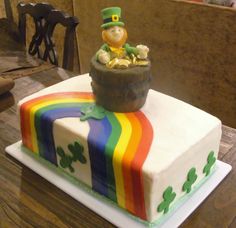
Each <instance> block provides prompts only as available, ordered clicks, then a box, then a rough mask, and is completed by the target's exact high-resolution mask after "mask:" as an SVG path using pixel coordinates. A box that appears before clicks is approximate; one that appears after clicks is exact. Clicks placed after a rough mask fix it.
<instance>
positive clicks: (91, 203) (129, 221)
mask: <svg viewBox="0 0 236 228" xmlns="http://www.w3.org/2000/svg"><path fill="white" fill-rule="evenodd" d="M21 145H22V144H21V141H18V142H16V143H14V144H12V145H10V146H8V147H7V148H6V152H7V153H8V154H10V155H11V156H12V157H14V158H15V159H17V160H18V161H20V162H21V163H23V164H24V165H25V166H27V167H28V168H30V169H31V170H33V171H34V172H36V173H37V174H39V175H40V176H41V177H43V178H45V179H46V180H48V181H49V182H50V183H52V184H53V185H55V186H57V187H58V188H60V189H61V190H62V191H64V192H66V193H67V194H69V195H70V196H71V197H73V198H74V199H76V200H78V201H79V202H80V203H82V204H84V205H85V206H86V207H88V208H89V209H91V210H92V211H94V212H96V213H97V214H99V215H100V216H102V217H103V218H105V219H106V220H108V221H109V222H111V223H113V224H114V225H116V226H118V227H126V228H127V227H135V228H139V227H140V228H141V227H145V224H143V223H141V222H140V221H139V220H137V219H134V217H132V216H130V215H129V214H128V213H126V212H124V211H123V210H121V209H119V208H117V207H115V206H114V205H113V204H110V203H105V201H104V200H101V199H99V198H97V197H95V196H94V195H92V194H90V193H88V192H87V191H85V190H84V189H83V188H79V187H78V186H77V185H76V184H74V183H72V182H71V181H69V180H67V179H65V178H63V176H61V175H59V174H58V173H56V172H54V171H53V170H51V169H49V168H48V167H47V166H46V165H45V164H42V163H40V162H39V161H38V160H36V159H34V158H33V157H31V156H30V155H28V154H27V153H25V152H24V151H23V150H24V148H23V147H22V146H21ZM231 169H232V167H231V166H230V165H229V164H226V163H224V162H221V161H219V160H217V162H216V169H215V171H214V172H213V174H212V175H211V176H210V177H209V178H208V179H207V180H206V181H205V182H204V183H203V184H202V186H201V187H200V188H199V189H197V190H196V191H195V192H194V193H193V194H192V195H191V196H190V197H189V198H187V199H186V200H183V201H182V202H181V203H180V204H179V205H178V206H177V207H176V208H175V209H174V210H173V211H172V212H171V213H168V214H169V215H168V216H166V218H165V219H162V221H161V222H160V223H158V225H155V226H154V227H161V228H169V227H178V226H179V225H180V224H181V223H182V222H183V221H184V220H185V219H186V218H187V217H188V216H189V215H190V214H191V213H192V212H193V211H194V210H195V209H196V208H197V207H198V206H199V205H200V204H201V203H202V202H203V200H204V199H205V198H206V197H207V196H208V195H209V194H210V193H211V192H212V191H213V190H214V189H215V188H216V187H217V185H218V184H219V183H220V182H221V181H222V180H223V179H224V178H225V177H226V175H227V174H228V173H229V172H230V170H231Z"/></svg>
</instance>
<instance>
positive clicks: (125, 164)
mask: <svg viewBox="0 0 236 228" xmlns="http://www.w3.org/2000/svg"><path fill="white" fill-rule="evenodd" d="M126 117H127V118H128V119H129V122H130V124H131V126H132V134H131V137H130V139H129V143H128V146H127V148H126V151H125V154H124V156H123V160H122V170H123V177H124V188H125V206H126V209H127V210H128V211H130V212H131V213H133V214H135V209H134V208H135V201H134V197H133V191H134V189H133V185H132V171H131V170H132V167H131V165H132V161H133V159H134V156H135V153H136V151H137V148H138V146H139V143H140V140H141V137H142V127H141V124H140V122H139V119H138V118H137V117H136V115H135V114H134V113H127V114H126Z"/></svg>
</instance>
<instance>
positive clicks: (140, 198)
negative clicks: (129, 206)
mask: <svg viewBox="0 0 236 228" xmlns="http://www.w3.org/2000/svg"><path fill="white" fill-rule="evenodd" d="M135 115H136V116H137V118H138V119H139V121H140V123H141V125H142V130H143V131H142V137H141V141H140V144H139V147H138V149H137V152H136V154H135V157H134V159H133V161H132V166H131V167H132V181H133V190H134V191H133V194H134V202H135V214H136V215H137V216H138V217H140V218H142V219H144V220H146V217H147V216H146V210H145V199H144V186H143V176H142V166H143V163H144V162H145V160H146V157H147V155H148V152H149V150H150V146H151V143H152V139H153V129H152V125H151V123H150V122H149V120H148V119H147V118H146V116H145V115H144V114H143V113H142V112H136V113H135Z"/></svg>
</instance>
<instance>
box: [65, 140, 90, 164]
mask: <svg viewBox="0 0 236 228" xmlns="http://www.w3.org/2000/svg"><path fill="white" fill-rule="evenodd" d="M68 149H69V150H70V152H71V153H72V154H73V157H72V160H73V161H77V160H78V161H80V162H81V163H82V164H85V163H86V158H85V157H84V155H83V152H84V147H83V146H82V145H81V144H80V143H78V142H75V143H74V145H73V144H69V145H68Z"/></svg>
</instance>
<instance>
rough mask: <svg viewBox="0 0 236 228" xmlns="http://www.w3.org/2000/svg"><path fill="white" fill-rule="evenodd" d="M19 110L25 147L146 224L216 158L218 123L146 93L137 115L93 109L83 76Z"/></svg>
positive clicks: (26, 101)
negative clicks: (146, 96) (144, 102)
mask: <svg viewBox="0 0 236 228" xmlns="http://www.w3.org/2000/svg"><path fill="white" fill-rule="evenodd" d="M18 107H19V114H20V119H21V131H22V141H23V144H24V146H26V147H27V148H29V149H30V150H31V151H32V152H33V153H36V154H38V155H39V156H41V157H43V158H44V159H46V160H48V161H50V162H51V163H53V164H54V165H56V166H58V167H59V168H61V169H64V170H65V171H66V172H67V173H68V174H69V175H72V176H74V177H75V178H77V179H78V180H80V181H82V182H83V183H85V184H86V185H87V186H89V187H91V188H92V189H93V190H94V191H96V192H98V193H100V194H102V195H104V196H106V197H107V198H109V199H111V200H112V201H114V202H115V203H117V204H118V205H119V206H120V207H122V208H124V209H126V210H127V211H129V212H130V213H132V214H134V215H135V216H137V217H139V218H141V219H143V220H146V221H149V222H153V221H155V220H156V219H158V218H159V217H160V216H162V215H163V213H167V212H168V210H169V208H170V207H171V206H172V205H173V204H174V203H175V202H177V201H178V199H180V197H181V196H183V195H184V194H188V193H189V192H191V190H192V189H193V188H194V186H195V185H196V184H197V183H199V181H201V180H202V179H203V178H204V177H206V176H207V175H208V174H209V173H210V172H211V171H212V167H213V166H214V162H215V160H216V158H217V156H218V150H219V144H220V138H221V122H220V120H219V119H217V118H216V117H214V116H212V115H210V114H208V113H206V112H204V111H202V110H200V109H197V108H195V107H193V106H191V105H189V104H187V103H184V102H182V101H180V100H177V99H175V98H173V97H170V96H167V95H164V94H161V93H159V92H156V91H153V90H150V91H149V94H148V98H147V101H146V104H145V105H144V106H143V108H142V109H141V110H140V111H138V112H135V113H112V112H107V111H105V110H100V109H98V110H97V109H96V106H94V99H93V95H92V93H91V87H90V78H89V76H88V75H82V76H78V77H74V78H71V79H69V80H66V81H63V82H61V83H59V84H56V85H54V86H51V87H49V88H46V89H44V90H42V91H39V92H37V93H35V94H33V95H31V96H29V97H26V98H24V99H23V100H21V101H20V102H19V104H18ZM97 116H98V117H97ZM83 117H85V118H83ZM91 117H92V118H91Z"/></svg>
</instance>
